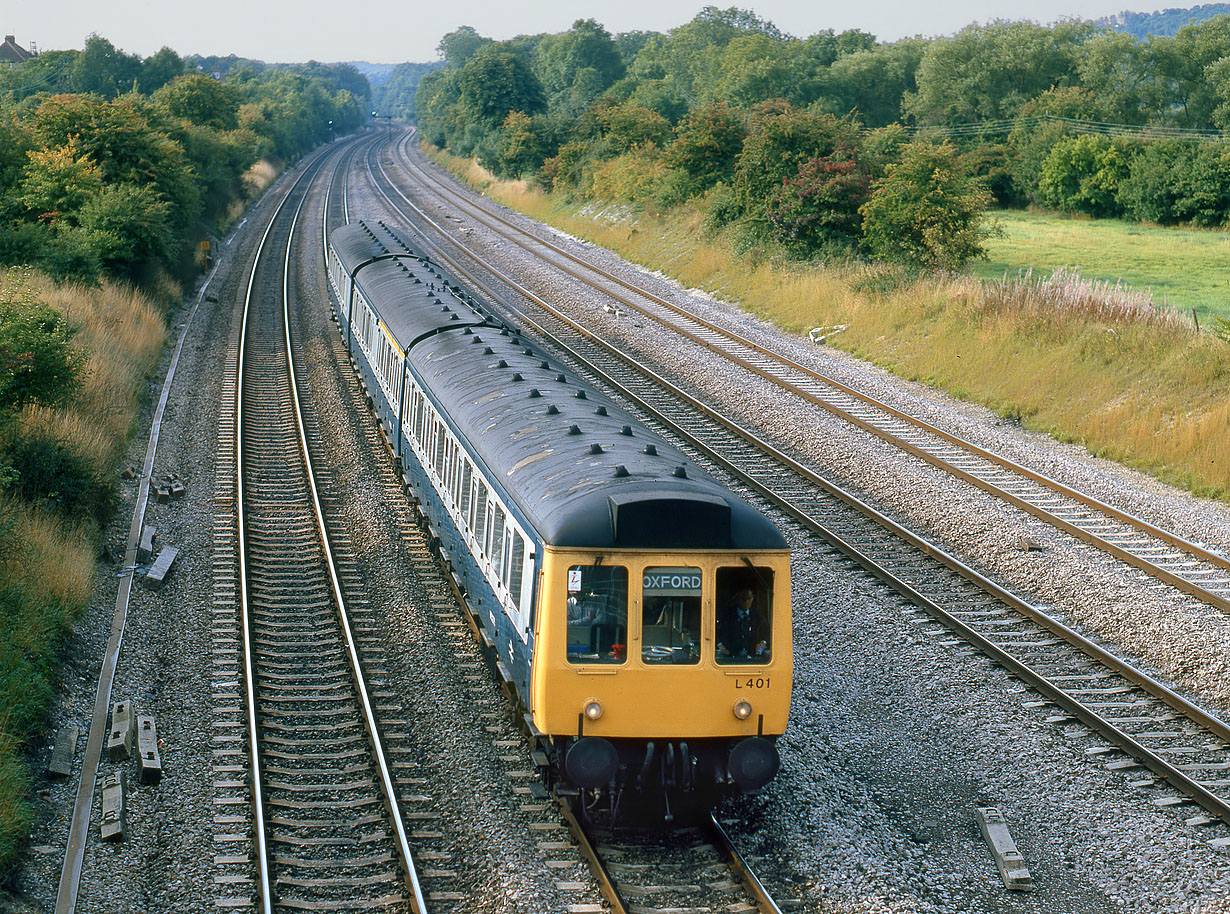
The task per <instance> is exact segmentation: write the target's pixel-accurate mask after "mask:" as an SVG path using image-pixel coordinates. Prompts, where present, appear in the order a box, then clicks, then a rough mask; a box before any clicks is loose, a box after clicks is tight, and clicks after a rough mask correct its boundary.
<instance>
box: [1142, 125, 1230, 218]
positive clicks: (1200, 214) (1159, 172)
mask: <svg viewBox="0 0 1230 914" xmlns="http://www.w3.org/2000/svg"><path fill="white" fill-rule="evenodd" d="M1119 203H1120V205H1121V206H1122V208H1123V211H1124V213H1125V214H1126V215H1128V216H1131V217H1132V218H1134V219H1140V220H1142V221H1145V222H1157V223H1160V224H1162V225H1175V224H1177V223H1181V222H1187V223H1191V224H1192V225H1199V226H1203V227H1206V228H1213V227H1217V226H1221V225H1225V224H1226V221H1227V217H1228V216H1230V156H1228V155H1227V154H1226V153H1225V152H1224V151H1222V150H1220V149H1218V148H1217V147H1215V146H1211V145H1210V146H1205V145H1197V144H1195V143H1181V142H1170V141H1155V142H1151V143H1148V144H1146V145H1145V146H1144V148H1143V149H1142V150H1141V151H1140V152H1139V153H1138V154H1137V155H1136V156H1135V157H1134V158H1133V159H1132V164H1131V172H1130V174H1129V175H1128V176H1127V177H1126V178H1125V179H1124V180H1123V181H1121V182H1120V184H1119Z"/></svg>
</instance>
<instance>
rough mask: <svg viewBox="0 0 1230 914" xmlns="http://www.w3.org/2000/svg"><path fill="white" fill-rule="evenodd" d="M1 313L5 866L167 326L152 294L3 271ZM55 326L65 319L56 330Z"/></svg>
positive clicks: (25, 817) (0, 841)
mask: <svg viewBox="0 0 1230 914" xmlns="http://www.w3.org/2000/svg"><path fill="white" fill-rule="evenodd" d="M0 312H3V315H4V320H3V329H2V330H0V333H2V334H3V336H4V339H3V340H0V348H2V349H3V356H2V358H3V360H4V366H3V374H4V381H3V387H4V388H5V392H6V397H5V410H4V414H3V420H2V421H3V435H4V447H3V460H2V464H0V471H3V472H4V474H5V484H4V487H3V488H4V491H3V493H0V620H2V623H0V708H3V709H4V710H3V712H0V867H3V866H7V865H8V864H9V863H10V862H11V861H12V860H13V858H14V857H15V855H16V853H17V852H18V851H19V850H20V848H21V845H22V843H23V842H24V840H25V836H26V833H27V831H28V829H29V826H30V822H31V821H32V817H33V810H32V808H31V805H30V802H29V793H30V777H29V769H28V764H27V761H28V760H27V759H26V757H25V753H26V752H31V753H32V757H31V760H30V763H31V764H33V763H34V762H38V761H44V760H45V759H43V758H42V755H43V754H42V752H41V751H37V752H36V751H35V750H36V749H37V750H41V749H42V741H41V740H39V739H37V737H38V736H39V735H40V734H41V733H42V731H43V726H44V720H45V717H46V715H47V713H48V710H49V708H50V707H51V704H52V701H53V700H54V695H55V690H56V687H57V681H58V676H59V673H58V672H57V662H58V653H59V650H60V648H61V646H62V645H63V643H64V639H65V638H66V636H67V634H68V632H69V629H70V628H71V627H72V625H73V624H74V623H75V621H76V620H77V619H78V618H80V616H81V614H82V613H83V612H84V610H85V608H86V605H87V603H88V600H89V596H90V587H91V583H92V580H93V572H94V561H95V556H96V554H97V551H98V550H97V547H98V542H99V528H98V522H99V521H100V520H102V519H103V518H104V517H105V515H106V514H107V513H108V511H109V510H110V508H111V507H112V506H113V505H114V504H115V503H116V501H117V499H118V491H117V487H116V484H115V479H116V474H117V472H118V471H119V469H120V466H119V462H120V460H121V458H122V456H123V453H124V450H125V445H126V443H127V441H128V437H129V433H130V430H131V428H132V427H133V425H134V422H135V420H136V416H137V413H138V411H139V409H140V406H141V403H142V401H143V399H144V397H145V391H146V379H147V378H148V377H149V376H150V374H151V372H152V371H153V369H154V367H155V365H156V364H157V361H158V358H159V355H160V354H161V352H162V347H163V342H164V341H165V339H166V322H165V320H164V318H163V315H162V311H161V309H160V307H159V305H158V303H157V302H156V301H155V300H154V299H153V298H152V297H150V296H148V295H145V294H142V293H140V292H136V291H133V290H131V289H127V288H124V287H122V286H119V285H115V284H112V283H103V284H102V285H100V286H97V287H88V286H78V285H67V286H56V285H55V284H54V283H52V282H51V281H50V280H48V279H46V278H45V277H43V276H42V275H41V274H37V273H33V272H31V271H28V270H8V271H4V272H3V273H0ZM51 322H60V326H59V329H58V331H57V330H53V329H51V327H50V324H51ZM57 360H58V361H57ZM56 372H58V374H56ZM49 374H54V375H55V376H54V378H52V380H50V381H49V380H48V379H47V377H48V375H49ZM36 387H37V390H35V388H36ZM36 393H37V394H39V395H38V396H35V395H34V394H36ZM35 755H36V756H37V758H34V757H33V756H35Z"/></svg>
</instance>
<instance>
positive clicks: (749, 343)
mask: <svg viewBox="0 0 1230 914" xmlns="http://www.w3.org/2000/svg"><path fill="white" fill-rule="evenodd" d="M406 160H407V162H408V163H409V164H410V166H411V167H413V169H414V170H415V171H416V172H417V173H418V174H420V175H422V176H423V177H424V178H425V179H426V180H427V181H429V182H430V183H432V184H433V185H435V186H436V187H438V188H440V189H441V190H442V191H443V193H444V194H447V195H448V197H449V198H451V199H452V200H455V201H458V202H461V203H463V204H464V205H466V206H468V207H469V208H470V210H471V211H472V212H477V213H481V214H482V216H487V217H489V218H491V219H494V220H496V221H497V222H499V223H501V224H503V225H505V226H507V227H508V228H510V229H512V230H514V231H516V232H518V233H520V234H522V235H525V236H528V237H530V238H532V239H533V240H534V242H536V243H537V244H539V245H541V246H543V247H546V248H548V249H550V250H551V251H553V252H555V253H556V254H558V255H560V256H562V257H564V258H566V259H568V260H570V261H572V262H574V263H577V264H579V265H581V266H583V267H584V268H585V269H587V270H589V271H591V272H593V273H596V274H598V275H599V276H601V277H602V278H603V279H604V280H608V281H610V282H612V283H614V284H616V285H618V286H620V287H622V288H624V289H627V290H628V291H630V292H633V293H635V294H636V295H639V296H641V297H643V298H646V299H649V300H650V301H652V302H654V303H655V304H658V305H661V306H662V307H664V308H667V309H668V310H670V311H671V312H673V313H675V314H678V315H679V316H681V317H683V318H684V319H686V320H689V321H692V322H694V323H696V324H699V325H700V326H701V327H702V328H704V329H705V330H706V331H709V332H711V333H716V334H718V335H720V336H722V337H725V338H726V339H728V340H731V341H733V342H735V343H737V344H738V345H740V346H743V347H745V348H747V349H749V350H752V351H753V352H754V353H756V354H758V355H760V356H763V357H765V358H767V359H770V360H773V361H776V362H779V363H781V364H783V365H785V366H786V367H787V368H789V369H791V370H794V371H797V372H799V373H801V374H803V375H805V376H806V377H808V378H810V379H812V380H814V381H817V382H819V383H821V384H825V385H828V386H830V387H831V388H833V389H835V390H837V391H839V392H841V393H843V394H845V395H847V396H849V397H852V398H854V399H856V400H858V401H860V402H862V403H864V404H866V405H867V406H870V407H872V408H874V409H877V410H880V411H881V412H883V413H885V414H887V415H889V416H891V417H892V418H895V419H897V420H900V421H902V422H905V423H907V424H909V425H912V426H914V427H915V428H917V429H919V430H920V431H922V432H925V433H927V434H929V435H932V436H934V437H936V438H939V439H941V440H943V441H946V442H948V443H949V444H952V445H954V446H955V447H958V448H960V449H962V450H964V451H966V452H968V453H969V454H970V455H972V456H973V457H976V458H979V459H981V460H985V461H987V462H988V463H992V464H994V465H996V466H999V467H1001V468H1003V469H1005V470H1007V471H1009V472H1011V473H1014V474H1017V475H1019V476H1022V477H1024V478H1026V479H1029V480H1030V481H1032V482H1035V483H1037V484H1038V485H1040V486H1042V487H1043V488H1046V489H1049V490H1051V491H1052V492H1055V493H1056V494H1058V495H1060V496H1062V497H1064V498H1068V499H1070V500H1072V501H1074V502H1077V503H1078V504H1082V505H1084V506H1085V507H1087V508H1090V509H1092V510H1095V511H1098V512H1099V513H1101V514H1104V515H1106V516H1107V517H1110V518H1113V519H1114V520H1117V521H1119V522H1120V523H1123V524H1126V525H1127V526H1130V527H1132V528H1134V529H1136V530H1138V531H1139V532H1141V533H1143V534H1145V535H1147V536H1150V537H1152V538H1154V539H1157V540H1160V541H1161V542H1165V543H1167V544H1168V545H1170V546H1173V547H1174V548H1176V549H1178V550H1180V551H1181V552H1184V553H1187V554H1188V555H1190V556H1192V557H1194V558H1197V559H1199V560H1201V561H1203V562H1206V563H1208V564H1210V565H1215V566H1218V567H1220V568H1223V569H1227V570H1230V558H1227V557H1226V556H1224V555H1222V554H1220V553H1218V552H1214V551H1212V550H1210V549H1206V548H1205V547H1203V546H1201V545H1199V544H1197V543H1193V542H1191V541H1190V540H1188V539H1185V538H1184V537H1181V536H1179V535H1178V534H1176V533H1174V532H1173V531H1169V530H1165V529H1163V528H1161V527H1158V526H1156V525H1155V524H1152V523H1150V522H1149V521H1147V520H1145V519H1143V518H1141V517H1138V516H1136V515H1133V514H1131V513H1129V512H1126V511H1123V510H1121V509H1119V508H1116V507H1114V506H1113V505H1110V504H1107V503H1106V502H1103V501H1101V500H1099V499H1097V498H1094V497H1093V496H1091V495H1088V494H1086V493H1084V492H1081V491H1080V490H1077V489H1074V488H1072V487H1070V486H1067V485H1065V484H1064V483H1061V482H1059V481H1058V480H1055V479H1052V478H1051V477H1048V476H1046V475H1045V474H1043V473H1039V472H1037V471H1035V470H1031V469H1030V468H1028V467H1025V466H1023V465H1021V464H1018V463H1016V462H1014V461H1012V460H1009V459H1008V458H1006V457H1003V456H1001V455H999V454H996V453H994V452H992V451H989V450H987V449H985V448H982V447H980V446H978V445H976V444H974V443H973V442H971V441H969V440H968V439H965V438H962V437H960V436H958V435H954V434H952V433H950V432H947V431H945V430H943V429H941V428H939V427H937V426H934V425H932V424H930V423H928V422H925V421H924V420H922V419H919V418H917V417H915V416H912V415H910V414H909V413H905V412H903V411H901V410H899V409H897V408H895V407H893V406H890V405H888V404H887V403H884V402H882V401H880V400H878V399H876V398H875V397H872V396H871V395H869V394H866V393H864V392H862V391H859V390H858V389H856V388H853V387H851V386H849V385H847V384H844V383H842V382H840V381H837V380H836V379H833V378H830V377H828V376H827V375H824V374H823V373H821V372H819V371H817V370H815V369H814V368H811V367H809V366H807V365H804V364H802V363H800V362H797V361H795V360H794V359H791V358H790V357H788V356H785V355H782V354H780V353H777V352H774V351H773V350H771V349H768V348H766V347H764V346H762V345H760V344H759V343H757V342H755V341H754V340H752V339H750V338H748V337H746V336H744V335H742V334H740V333H738V332H736V331H734V330H730V329H728V328H725V327H722V326H720V325H718V324H715V323H713V322H711V321H707V320H705V319H704V318H701V317H699V316H697V315H695V314H692V313H690V312H688V311H687V310H685V309H683V308H680V307H679V306H678V305H675V304H672V303H671V302H669V301H667V300H666V299H664V298H661V297H660V296H658V295H655V294H654V293H652V292H650V291H648V290H646V289H643V288H641V287H639V286H637V285H635V284H634V283H631V282H629V281H627V280H624V279H622V278H621V277H619V276H616V275H614V274H612V273H610V272H608V271H606V270H604V269H602V268H601V267H599V266H597V265H595V264H592V263H590V262H588V261H586V260H584V259H583V258H581V257H578V256H576V255H574V254H572V253H571V252H569V251H567V250H565V249H564V248H562V247H560V246H558V245H556V244H554V243H552V242H551V241H549V240H547V239H544V238H541V237H540V236H538V235H536V234H534V233H533V232H530V231H528V230H527V229H525V228H523V227H521V226H518V225H517V224H516V223H514V222H512V221H511V220H508V219H505V218H504V217H503V216H501V215H500V214H499V213H495V212H491V211H490V210H487V209H485V208H483V207H480V206H479V205H478V204H476V203H474V202H473V201H471V200H469V199H467V198H466V197H464V196H463V195H461V194H459V193H457V192H456V191H455V190H453V189H452V188H450V187H449V186H448V185H447V184H445V183H444V182H442V181H440V180H439V179H438V178H436V177H435V176H434V175H432V174H431V173H430V172H428V171H427V170H425V169H423V168H421V167H420V166H418V165H417V163H414V162H411V161H410V159H409V157H406ZM482 216H476V217H475V218H476V219H477V221H479V222H481V223H483V224H484V225H486V226H487V227H488V228H490V229H491V230H492V231H494V232H496V233H498V234H499V235H500V237H502V238H504V239H505V240H507V241H510V242H512V243H513V244H515V245H517V246H518V247H520V248H521V249H522V250H524V251H526V252H527V253H529V254H535V252H534V251H533V250H532V249H531V246H530V245H528V244H525V243H523V242H522V241H520V240H518V239H517V238H515V237H513V236H512V235H511V234H509V233H507V232H504V231H502V230H500V229H499V228H498V227H497V226H495V225H494V224H492V223H491V222H488V221H486V220H485V219H483V218H482ZM535 256H537V255H535ZM554 266H556V268H558V269H559V270H560V271H561V272H564V273H566V274H567V275H569V276H572V277H573V278H574V279H576V280H578V281H580V282H582V283H585V284H586V285H589V286H590V287H591V288H594V289H598V290H599V291H601V292H603V294H606V295H611V293H610V291H609V290H607V289H604V288H602V287H601V286H599V285H598V284H596V283H595V282H593V281H592V280H590V279H588V278H587V277H585V276H584V275H582V274H581V273H580V272H578V271H576V270H573V269H570V268H569V267H567V266H565V265H563V264H559V263H555V264H554ZM612 297H614V296H612ZM617 300H618V301H620V302H622V303H624V304H626V305H628V306H629V307H630V308H632V309H634V310H636V311H637V312H638V313H640V314H642V315H644V316H645V317H648V318H650V319H651V320H656V321H658V322H659V323H665V322H663V321H662V320H661V318H659V317H658V316H656V315H655V314H653V312H651V311H648V310H646V309H645V308H643V307H641V306H640V305H638V304H637V303H636V302H635V301H632V300H630V299H627V298H622V297H620V298H618V299H617ZM667 326H669V327H670V329H671V330H673V331H674V332H676V333H678V334H679V335H681V336H683V337H685V338H687V339H689V340H691V341H692V342H694V343H696V344H697V345H700V346H702V347H704V348H705V349H708V350H709V351H711V352H713V353H715V354H717V355H720V356H722V357H723V358H726V359H728V360H729V361H731V362H733V363H735V364H737V365H739V366H741V367H743V368H745V369H747V370H749V371H751V372H753V373H755V374H756V375H758V376H760V377H762V378H764V379H765V380H767V381H769V382H770V383H773V384H775V385H777V386H779V387H781V388H783V389H785V390H787V391H789V392H790V393H792V394H794V395H796V396H798V397H800V398H801V399H804V400H806V401H807V402H809V403H812V404H813V405H815V406H818V407H820V408H821V409H824V410H826V411H828V412H829V413H831V414H833V415H835V416H837V417H838V418H840V419H842V420H843V421H845V422H848V423H850V424H852V425H855V426H856V427H858V428H861V429H863V430H864V431H866V432H868V433H870V434H872V435H875V436H876V437H878V438H880V439H881V440H883V441H885V442H887V443H888V444H891V445H892V446H894V447H897V448H899V449H901V450H904V451H906V452H907V453H909V454H912V455H913V456H915V457H917V458H919V459H920V460H923V461H924V462H926V463H929V464H931V465H932V466H935V467H937V468H938V469H940V470H943V471H944V472H946V473H949V474H950V475H953V476H955V477H957V478H959V479H961V480H963V481H964V482H966V483H969V484H970V485H973V486H975V487H976V488H978V489H980V490H982V491H983V492H986V493H987V494H989V495H992V496H994V497H996V498H998V499H1000V500H1002V501H1005V502H1007V503H1009V504H1011V505H1013V506H1014V507H1017V508H1019V509H1021V510H1023V511H1025V512H1027V513H1028V514H1031V515H1032V516H1034V517H1037V518H1038V519H1039V520H1042V521H1044V522H1046V523H1047V524H1050V525H1051V526H1054V527H1056V528H1058V529H1060V530H1063V531H1064V532H1065V533H1068V534H1069V535H1071V536H1074V537H1075V538H1077V539H1079V540H1080V541H1082V542H1084V543H1086V544H1088V545H1090V546H1093V547H1095V548H1097V549H1100V550H1102V551H1104V552H1106V553H1108V554H1109V555H1112V556H1113V557H1114V558H1116V559H1118V560H1120V561H1122V562H1124V563H1126V564H1129V565H1132V566H1133V567H1135V568H1138V569H1140V570H1141V571H1144V572H1146V573H1147V574H1149V575H1151V576H1153V577H1155V578H1157V579H1158V580H1160V581H1163V582H1165V583H1167V584H1169V585H1171V586H1172V587H1175V588H1176V589H1178V590H1180V591H1182V592H1184V593H1187V594H1188V595H1190V596H1193V597H1195V598H1197V599H1199V600H1201V601H1202V602H1205V603H1208V604H1210V605H1212V606H1215V607H1217V608H1218V609H1220V610H1222V611H1223V612H1230V598H1227V597H1223V596H1221V595H1220V594H1217V593H1213V592H1211V591H1209V590H1208V589H1206V588H1204V587H1201V586H1200V585H1199V584H1198V583H1196V582H1194V581H1191V580H1189V579H1187V578H1185V577H1183V576H1181V575H1178V574H1175V573H1173V572H1171V571H1169V570H1168V569H1166V568H1164V567H1162V566H1160V565H1159V564H1157V563H1155V562H1151V561H1149V560H1148V559H1146V558H1144V557H1142V556H1139V555H1137V554H1135V553H1133V552H1131V551H1129V550H1127V549H1124V548H1122V547H1121V546H1119V545H1118V544H1116V543H1113V542H1111V541H1109V540H1107V539H1106V538H1104V537H1101V536H1098V535H1097V534H1096V533H1093V532H1092V531H1090V530H1087V529H1085V528H1084V527H1081V526H1080V525H1078V524H1074V523H1072V522H1071V521H1068V520H1066V519H1064V518H1063V517H1061V516H1059V515H1057V514H1055V513H1054V512H1052V511H1048V510H1046V509H1045V508H1043V507H1040V506H1038V505H1035V504H1034V503H1032V502H1031V501H1029V500H1028V499H1026V498H1022V497H1021V496H1019V495H1016V494H1014V493H1012V492H1009V491H1007V490H1006V489H1004V488H1002V487H1001V486H998V485H996V484H995V483H992V482H990V481H988V480H986V479H983V478H982V477H981V476H979V475H977V474H976V473H972V472H970V471H969V470H965V469H963V468H961V467H959V466H957V465H955V464H953V463H952V462H951V461H949V460H945V459H944V458H943V457H941V456H939V455H937V454H935V453H933V452H932V451H930V450H928V449H927V448H925V447H920V446H918V445H915V444H912V443H911V442H909V441H907V440H905V439H903V438H901V437H900V436H899V435H896V434H894V433H893V432H891V431H889V430H887V429H885V428H882V427H881V426H879V425H877V424H875V423H874V422H872V421H869V420H867V419H864V418H862V417H860V416H857V415H855V414H853V413H851V412H849V411H848V410H846V409H843V408H842V407H841V406H839V405H837V404H835V403H831V402H829V401H828V400H826V399H824V397H822V396H819V395H817V394H814V393H812V392H810V391H808V390H805V389H803V388H801V387H799V386H797V385H796V384H794V383H792V382H790V381H789V380H788V379H786V378H783V377H781V376H780V375H779V374H777V373H775V372H774V371H772V370H771V369H767V368H765V367H763V366H761V365H757V364H756V363H755V362H752V361H749V360H748V359H745V358H743V357H741V356H739V355H736V354H735V353H732V352H730V351H729V350H728V349H725V348H723V347H722V346H721V345H718V344H717V343H715V342H713V341H712V340H710V339H706V338H704V337H703V336H701V335H699V334H697V333H694V332H692V331H690V330H687V329H685V328H683V327H680V326H677V325H673V324H668V325H667Z"/></svg>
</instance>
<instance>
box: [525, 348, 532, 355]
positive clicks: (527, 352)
mask: <svg viewBox="0 0 1230 914" xmlns="http://www.w3.org/2000/svg"><path fill="white" fill-rule="evenodd" d="M525 354H526V355H533V354H534V350H533V349H531V348H530V347H528V346H526V347H525Z"/></svg>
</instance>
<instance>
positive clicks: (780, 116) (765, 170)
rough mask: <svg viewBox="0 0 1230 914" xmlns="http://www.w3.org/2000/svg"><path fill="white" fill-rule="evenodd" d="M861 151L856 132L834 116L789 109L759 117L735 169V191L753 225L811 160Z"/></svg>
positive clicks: (854, 128)
mask: <svg viewBox="0 0 1230 914" xmlns="http://www.w3.org/2000/svg"><path fill="white" fill-rule="evenodd" d="M857 148H858V128H857V126H856V125H854V124H853V123H851V122H849V121H843V120H838V119H837V118H835V117H833V115H831V114H809V113H807V112H803V111H796V110H794V109H793V108H790V107H789V106H785V108H784V110H780V111H773V112H772V113H768V114H766V115H764V116H760V117H755V118H754V121H753V126H752V131H751V133H750V134H749V135H748V137H747V139H746V140H745V141H744V143H743V151H742V152H741V153H740V154H739V161H738V165H737V167H736V169H735V179H734V189H735V195H736V199H737V200H738V201H739V204H740V206H741V207H742V208H743V211H744V212H745V213H746V214H747V215H748V216H750V217H751V218H752V219H753V220H754V221H759V220H761V219H763V217H764V210H765V206H766V205H767V204H768V202H769V200H770V198H771V197H772V196H773V194H774V192H775V191H776V190H777V188H778V187H780V186H781V184H782V182H783V181H785V180H787V179H789V178H794V177H796V176H797V175H798V173H799V167H800V166H801V165H803V163H804V162H807V161H810V160H811V159H816V158H824V157H825V156H831V155H833V153H834V152H836V151H837V150H838V149H848V150H853V149H857Z"/></svg>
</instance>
